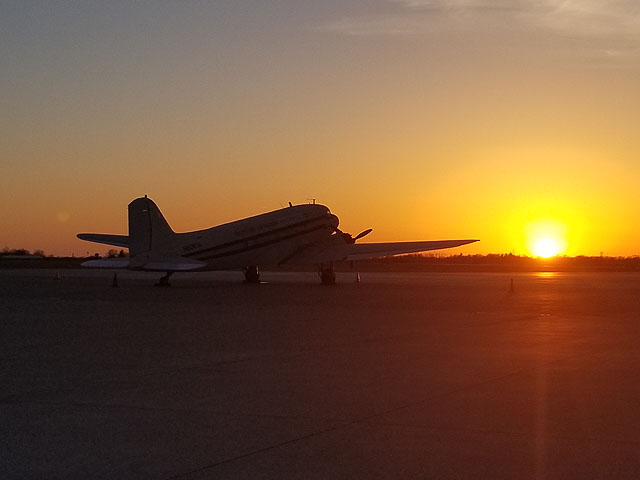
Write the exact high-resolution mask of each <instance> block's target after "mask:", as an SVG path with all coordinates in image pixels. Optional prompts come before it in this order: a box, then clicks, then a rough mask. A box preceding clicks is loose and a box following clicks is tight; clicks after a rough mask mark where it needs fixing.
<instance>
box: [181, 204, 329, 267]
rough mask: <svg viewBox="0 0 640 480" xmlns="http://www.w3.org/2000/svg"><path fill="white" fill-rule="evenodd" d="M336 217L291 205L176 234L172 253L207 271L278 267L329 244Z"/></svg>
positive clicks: (320, 208) (310, 207)
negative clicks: (203, 265) (201, 264)
mask: <svg viewBox="0 0 640 480" xmlns="http://www.w3.org/2000/svg"><path fill="white" fill-rule="evenodd" d="M337 226H338V217H336V216H335V215H332V214H331V212H330V211H329V209H328V208H327V207H326V206H324V205H318V204H312V205H295V206H292V207H288V208H283V209H280V210H275V211H273V212H269V213H263V214H261V215H256V216H254V217H249V218H245V219H243V220H238V221H236V222H231V223H226V224H223V225H219V226H217V227H213V228H209V229H206V230H198V231H195V232H188V233H178V234H176V237H175V244H174V245H175V248H176V251H175V253H176V254H178V255H180V256H183V257H187V258H190V259H193V260H199V261H201V262H205V263H207V265H208V268H211V269H226V268H238V267H239V266H247V265H278V264H280V263H283V262H285V261H286V260H287V259H288V258H291V257H292V256H294V255H296V254H297V253H299V252H301V251H302V250H304V249H305V248H307V247H308V246H309V245H311V244H316V243H317V242H319V241H323V240H327V241H329V240H330V238H331V235H332V234H333V233H334V231H335V229H336V228H337Z"/></svg>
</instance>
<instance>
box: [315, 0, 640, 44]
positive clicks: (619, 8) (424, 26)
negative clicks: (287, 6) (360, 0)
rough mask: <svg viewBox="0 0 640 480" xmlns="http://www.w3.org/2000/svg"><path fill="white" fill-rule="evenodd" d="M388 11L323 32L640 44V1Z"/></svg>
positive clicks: (536, 1) (401, 0) (409, 2)
mask: <svg viewBox="0 0 640 480" xmlns="http://www.w3.org/2000/svg"><path fill="white" fill-rule="evenodd" d="M388 4H389V7H390V8H389V11H388V12H386V13H380V14H363V15H361V16H354V17H344V18H341V19H337V20H334V21H332V22H329V23H327V24H324V25H322V26H320V27H319V28H320V29H321V30H324V31H329V32H335V33H341V34H346V35H358V36H369V35H422V34H428V33H433V32H438V31H443V30H451V29H462V30H471V31H473V30H477V29H479V28H483V27H486V26H491V27H492V28H497V29H505V30H509V29H523V28H526V29H543V30H549V31H553V32H556V33H559V34H562V35H567V36H576V37H610V38H614V39H620V38H623V39H624V38H626V39H633V40H635V41H637V40H638V39H640V2H638V1H637V0H528V1H526V0H388Z"/></svg>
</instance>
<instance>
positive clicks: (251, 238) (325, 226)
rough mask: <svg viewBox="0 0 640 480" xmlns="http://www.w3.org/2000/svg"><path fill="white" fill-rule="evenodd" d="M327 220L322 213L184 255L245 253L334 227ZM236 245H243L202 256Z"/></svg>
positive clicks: (214, 255)
mask: <svg viewBox="0 0 640 480" xmlns="http://www.w3.org/2000/svg"><path fill="white" fill-rule="evenodd" d="M320 220H322V221H323V224H321V225H317V226H314V227H311V228H307V229H305V230H301V231H298V232H291V233H287V234H286V235H280V236H278V237H277V238H273V239H269V240H264V241H262V242H259V243H255V244H253V245H248V243H249V242H252V241H255V240H259V239H261V238H264V237H268V236H270V235H274V234H282V233H285V232H289V231H291V230H295V229H297V228H300V227H302V226H305V225H309V224H312V223H315V222H318V221H320ZM326 221H327V216H326V215H322V216H320V217H316V218H311V219H308V220H304V221H302V222H298V223H296V224H293V225H287V226H286V227H279V228H275V229H273V230H269V231H267V232H262V233H258V234H255V235H251V236H249V237H244V238H239V239H238V240H232V241H230V242H225V243H221V244H220V245H215V246H213V247H208V248H204V249H202V250H198V251H196V252H190V253H187V254H184V256H185V257H190V258H196V257H197V259H198V260H211V259H214V258H221V257H226V256H230V255H237V254H240V253H245V252H247V251H250V250H255V249H257V248H261V247H266V246H269V245H273V244H275V243H278V242H281V241H284V240H290V239H292V238H295V237H298V236H301V235H306V234H308V233H312V232H315V231H317V230H323V229H329V228H332V227H331V225H330V224H329V223H325V222H326ZM243 244H245V245H243ZM234 245H242V246H241V247H240V248H236V249H234V250H230V251H227V252H222V253H212V254H211V255H205V256H202V257H200V255H202V254H205V253H208V252H214V251H215V250H220V249H224V248H229V247H233V246H234Z"/></svg>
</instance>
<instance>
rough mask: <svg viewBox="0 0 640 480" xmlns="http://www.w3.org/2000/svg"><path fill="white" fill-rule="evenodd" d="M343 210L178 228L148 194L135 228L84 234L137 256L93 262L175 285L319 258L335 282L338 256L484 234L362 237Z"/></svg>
mask: <svg viewBox="0 0 640 480" xmlns="http://www.w3.org/2000/svg"><path fill="white" fill-rule="evenodd" d="M338 224H339V221H338V217H337V216H335V215H333V214H332V213H331V212H330V211H329V209H328V208H327V207H326V206H324V205H320V204H315V203H313V204H307V205H291V203H290V204H289V207H285V208H281V209H280V210H275V211H273V212H269V213H263V214H261V215H256V216H253V217H249V218H245V219H242V220H237V221H235V222H230V223H225V224H223V225H218V226H216V227H212V228H209V229H205V230H197V231H194V232H186V233H176V232H174V231H173V230H172V229H171V227H170V226H169V224H168V223H167V221H166V220H165V218H164V216H163V215H162V213H161V212H160V209H159V208H158V207H157V205H156V204H155V203H154V202H153V201H152V200H151V199H150V198H148V197H147V196H146V195H145V196H144V197H140V198H136V199H135V200H133V201H132V202H131V203H130V204H129V234H128V235H111V234H102V233H79V234H78V238H80V239H82V240H86V241H89V242H96V243H103V244H107V245H114V246H117V247H124V248H128V249H129V258H114V259H96V260H89V261H86V262H84V263H82V266H85V267H99V268H127V269H130V270H146V271H154V272H165V275H164V276H163V277H162V278H161V279H160V282H159V285H163V286H166V285H169V277H170V276H171V275H172V274H173V273H174V272H183V271H191V270H205V269H206V270H235V269H238V270H243V271H244V275H245V279H246V281H247V282H250V283H258V282H259V281H260V275H259V270H258V267H265V266H279V265H300V264H304V265H316V266H317V267H318V273H319V276H320V280H321V282H322V283H323V284H325V285H333V284H335V280H336V276H335V272H334V269H333V264H334V262H337V261H345V260H346V261H353V260H364V259H368V258H376V257H385V256H389V255H397V254H401V253H414V252H424V251H427V250H438V249H443V248H452V247H458V246H460V245H466V244H468V243H473V242H477V241H478V240H438V241H423V242H388V243H356V242H357V240H359V239H361V238H362V237H364V236H365V235H368V234H369V233H371V231H372V229H370V228H369V229H367V230H364V231H363V232H360V233H359V234H358V235H356V236H355V237H354V236H352V235H350V234H348V233H345V232H342V231H341V230H340V229H339V228H338Z"/></svg>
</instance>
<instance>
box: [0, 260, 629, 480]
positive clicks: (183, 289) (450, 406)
mask: <svg viewBox="0 0 640 480" xmlns="http://www.w3.org/2000/svg"><path fill="white" fill-rule="evenodd" d="M56 273H57V272H55V271H53V270H0V358H1V362H0V379H1V383H0V431H1V433H2V435H1V443H0V478H9V479H13V478H15V479H18V478H20V479H22V478H118V479H128V478H150V479H169V478H179V479H182V478H185V479H187V478H188V479H206V478H216V479H236V478H251V479H260V478H295V479H326V478H332V479H333V478H339V479H353V478H367V479H370V478H376V479H389V478H403V479H406V478H474V479H476V478H491V479H514V478H518V479H559V478H629V479H631V478H639V477H640V347H639V340H640V274H637V273H608V274H607V273H603V274H584V273H583V274H577V273H576V274H544V275H543V274H515V275H509V274H479V273H474V274H433V273H431V274H376V273H367V274H363V278H362V282H361V283H359V284H356V283H354V282H353V280H354V275H352V274H338V282H339V284H338V285H337V286H335V287H323V286H321V285H319V284H318V279H317V276H316V275H315V274H300V273H296V274H287V273H265V274H263V279H264V280H265V281H266V282H267V283H264V284H261V285H245V284H243V283H242V282H241V279H242V275H241V274H240V273H225V272H221V273H204V274H200V275H198V274H185V275H182V276H179V275H175V277H172V283H173V286H172V287H171V288H154V287H153V286H152V285H153V283H154V282H155V280H157V278H158V276H159V275H149V274H139V273H120V274H119V276H118V285H119V286H118V288H112V287H111V282H112V275H113V273H112V272H105V271H87V270H65V271H60V272H59V273H60V275H61V278H60V279H59V280H58V279H56V278H55V275H56ZM511 279H513V287H514V290H513V292H510V285H511Z"/></svg>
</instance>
